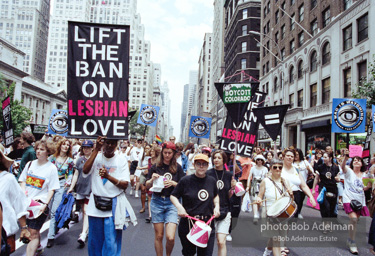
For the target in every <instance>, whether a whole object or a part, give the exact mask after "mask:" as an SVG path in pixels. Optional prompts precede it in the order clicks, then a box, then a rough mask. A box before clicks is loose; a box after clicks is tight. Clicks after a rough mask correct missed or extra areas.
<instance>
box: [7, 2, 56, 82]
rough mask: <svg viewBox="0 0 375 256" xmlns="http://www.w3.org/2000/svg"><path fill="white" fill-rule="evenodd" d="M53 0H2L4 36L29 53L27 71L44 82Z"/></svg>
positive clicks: (24, 65)
mask: <svg viewBox="0 0 375 256" xmlns="http://www.w3.org/2000/svg"><path fill="white" fill-rule="evenodd" d="M49 11H50V1H49V0H34V1H20V0H14V1H2V2H1V9H0V37H2V38H5V40H7V41H9V42H11V43H13V44H14V45H15V46H16V47H17V48H19V49H20V50H21V51H23V52H24V53H26V56H25V59H24V61H23V70H24V71H25V72H26V73H28V74H30V75H31V76H33V77H36V78H38V79H40V80H42V81H44V75H45V68H46V59H47V42H48V28H49V17H50V14H49Z"/></svg>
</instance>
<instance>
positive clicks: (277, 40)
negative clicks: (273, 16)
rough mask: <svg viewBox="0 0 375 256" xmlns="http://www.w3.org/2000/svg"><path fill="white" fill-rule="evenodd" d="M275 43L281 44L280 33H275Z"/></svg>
mask: <svg viewBox="0 0 375 256" xmlns="http://www.w3.org/2000/svg"><path fill="white" fill-rule="evenodd" d="M275 42H276V43H278V42H279V32H276V33H275Z"/></svg>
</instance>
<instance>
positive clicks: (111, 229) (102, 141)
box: [83, 136, 130, 255]
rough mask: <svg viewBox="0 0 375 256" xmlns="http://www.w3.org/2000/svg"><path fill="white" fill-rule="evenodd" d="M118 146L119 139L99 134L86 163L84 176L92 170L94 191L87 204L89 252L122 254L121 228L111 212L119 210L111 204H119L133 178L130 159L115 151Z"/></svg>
mask: <svg viewBox="0 0 375 256" xmlns="http://www.w3.org/2000/svg"><path fill="white" fill-rule="evenodd" d="M116 147H117V140H115V139H106V138H103V137H100V136H99V137H98V139H97V141H96V148H95V149H94V151H93V153H92V154H91V156H90V158H89V159H88V160H87V162H86V163H85V165H84V167H83V173H84V174H83V177H85V176H87V175H90V174H92V175H91V177H92V181H91V186H92V193H91V195H90V200H89V204H88V207H87V215H88V216H89V238H88V252H89V255H121V240H122V230H118V229H116V228H115V221H114V216H113V214H112V212H114V211H116V217H117V210H116V209H112V205H113V206H115V205H116V204H117V202H118V200H117V199H118V196H120V195H122V193H124V190H126V188H127V187H128V184H129V181H130V178H129V167H128V163H127V162H126V160H125V158H124V157H123V156H120V155H119V154H116V153H115V151H116ZM101 149H102V152H100V150H101ZM106 200H107V201H106ZM103 202H104V203H103ZM113 208H115V207H113Z"/></svg>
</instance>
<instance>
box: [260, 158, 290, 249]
mask: <svg viewBox="0 0 375 256" xmlns="http://www.w3.org/2000/svg"><path fill="white" fill-rule="evenodd" d="M270 165H271V168H270V173H271V175H269V176H268V177H267V178H264V179H263V180H262V182H261V183H260V187H259V194H258V196H257V197H256V200H255V202H256V203H257V204H258V205H263V207H264V208H265V211H262V218H266V216H267V215H266V214H267V209H268V208H269V207H271V206H272V205H273V204H274V203H275V202H276V201H277V200H278V199H280V198H281V197H283V196H285V195H287V196H288V195H289V196H290V197H292V196H293V191H292V189H291V188H290V185H289V182H288V181H287V180H285V179H284V178H282V177H281V172H282V169H283V161H282V160H280V159H276V158H274V159H272V160H271V161H270ZM263 235H264V234H262V236H263ZM285 235H286V234H285V233H279V232H278V233H277V234H272V235H271V238H270V239H269V240H268V244H267V247H266V248H265V251H264V254H263V255H264V256H270V255H271V253H273V255H274V256H279V255H283V254H282V250H281V247H280V242H279V240H273V239H272V237H273V236H285ZM284 254H285V252H284Z"/></svg>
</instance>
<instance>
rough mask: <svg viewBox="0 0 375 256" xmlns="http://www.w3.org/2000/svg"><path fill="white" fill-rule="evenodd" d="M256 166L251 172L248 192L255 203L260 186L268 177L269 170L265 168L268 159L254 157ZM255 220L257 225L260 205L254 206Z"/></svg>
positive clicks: (247, 185) (258, 156)
mask: <svg viewBox="0 0 375 256" xmlns="http://www.w3.org/2000/svg"><path fill="white" fill-rule="evenodd" d="M254 161H255V164H256V165H255V166H254V167H252V168H251V170H250V176H249V179H248V180H247V184H246V191H247V192H249V193H250V197H251V200H252V201H253V202H254V201H255V200H256V197H257V195H258V193H259V185H260V183H261V182H262V180H263V179H264V178H265V177H266V176H267V173H268V169H267V167H265V166H264V163H265V162H266V159H265V158H264V157H263V156H262V155H257V156H256V157H254ZM253 211H254V219H253V222H254V223H255V224H256V223H257V222H258V220H259V210H258V205H257V204H253Z"/></svg>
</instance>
